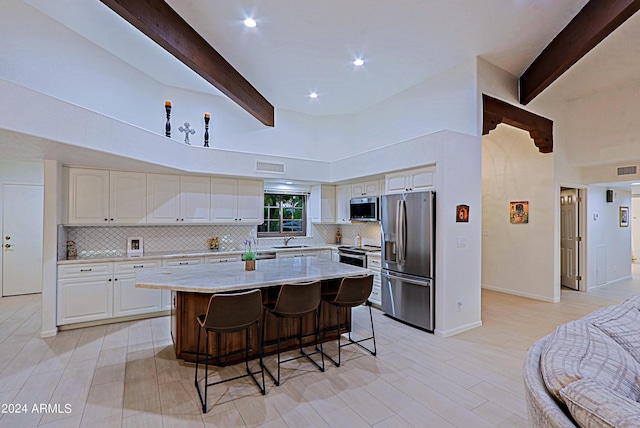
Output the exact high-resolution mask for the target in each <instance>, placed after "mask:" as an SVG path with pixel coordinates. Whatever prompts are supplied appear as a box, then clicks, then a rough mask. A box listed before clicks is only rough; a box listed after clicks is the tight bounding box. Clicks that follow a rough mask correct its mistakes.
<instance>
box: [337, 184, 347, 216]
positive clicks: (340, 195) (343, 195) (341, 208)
mask: <svg viewBox="0 0 640 428" xmlns="http://www.w3.org/2000/svg"><path fill="white" fill-rule="evenodd" d="M350 205H351V185H350V184H343V185H340V186H336V223H339V224H345V223H346V224H350V223H351V221H350V220H349V219H350V217H351V212H350Z"/></svg>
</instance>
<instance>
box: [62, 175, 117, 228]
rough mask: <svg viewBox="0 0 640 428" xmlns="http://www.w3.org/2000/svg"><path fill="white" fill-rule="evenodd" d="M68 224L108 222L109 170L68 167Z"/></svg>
mask: <svg viewBox="0 0 640 428" xmlns="http://www.w3.org/2000/svg"><path fill="white" fill-rule="evenodd" d="M68 172H69V193H68V195H67V197H68V202H69V208H68V221H67V223H68V224H107V223H109V171H105V170H94V169H84V168H69V170H68Z"/></svg>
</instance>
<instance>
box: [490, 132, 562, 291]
mask: <svg viewBox="0 0 640 428" xmlns="http://www.w3.org/2000/svg"><path fill="white" fill-rule="evenodd" d="M553 167H554V166H553V155H552V154H541V153H540V152H539V151H538V148H537V147H535V146H534V144H533V141H532V140H531V137H530V136H529V133H528V132H526V131H523V130H520V129H517V128H513V127H511V126H508V125H504V124H501V125H498V127H497V128H496V129H495V130H494V131H492V132H491V133H489V134H488V135H485V136H484V137H483V139H482V207H483V211H482V286H483V287H484V288H488V289H491V290H497V291H502V292H506V293H511V294H516V295H520V296H525V297H531V298H536V299H540V300H546V301H558V300H559V297H560V296H559V289H557V288H556V287H555V285H554V283H555V278H554V264H555V263H556V260H555V256H554V255H555V253H556V252H555V251H554V247H553V245H554V242H555V241H554V234H555V233H556V231H555V217H556V216H555V209H556V207H555V205H556V204H555V197H554V195H555V191H554V180H553ZM512 201H529V223H528V224H510V222H509V203H510V202H512Z"/></svg>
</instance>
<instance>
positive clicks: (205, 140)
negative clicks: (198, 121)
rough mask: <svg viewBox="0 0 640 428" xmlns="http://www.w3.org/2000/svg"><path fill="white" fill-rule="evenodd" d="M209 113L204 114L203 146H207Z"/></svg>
mask: <svg viewBox="0 0 640 428" xmlns="http://www.w3.org/2000/svg"><path fill="white" fill-rule="evenodd" d="M209 119H210V117H209V113H205V114H204V146H205V147H209Z"/></svg>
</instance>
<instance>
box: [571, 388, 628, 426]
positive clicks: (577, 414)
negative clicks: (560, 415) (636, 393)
mask: <svg viewBox="0 0 640 428" xmlns="http://www.w3.org/2000/svg"><path fill="white" fill-rule="evenodd" d="M560 396H561V397H562V399H563V401H564V402H565V404H566V405H567V408H568V409H569V412H570V413H571V416H573V419H574V420H575V421H576V422H577V423H578V425H579V426H581V427H589V428H612V427H615V428H632V427H633V428H637V427H639V426H640V403H638V402H636V401H633V400H631V399H629V398H626V397H624V396H622V395H620V394H618V393H616V392H615V391H613V390H611V389H608V388H605V387H604V386H602V385H601V384H599V383H598V382H595V381H593V380H591V379H580V380H579V381H576V382H572V383H570V384H569V385H567V386H566V387H564V388H562V389H561V390H560Z"/></svg>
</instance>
